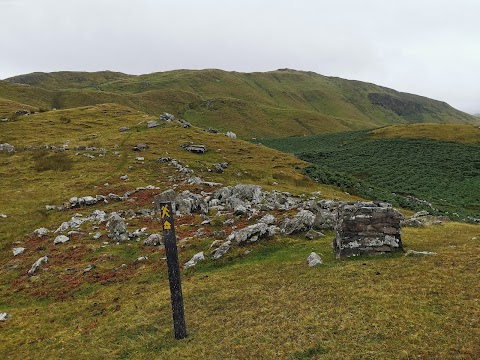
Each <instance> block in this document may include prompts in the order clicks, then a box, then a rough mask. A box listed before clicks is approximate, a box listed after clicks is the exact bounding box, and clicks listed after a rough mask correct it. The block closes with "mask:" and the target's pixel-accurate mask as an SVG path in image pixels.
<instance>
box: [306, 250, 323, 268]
mask: <svg viewBox="0 0 480 360" xmlns="http://www.w3.org/2000/svg"><path fill="white" fill-rule="evenodd" d="M307 262H308V266H310V267H313V266H317V265H321V264H323V261H322V258H321V257H320V255H318V254H317V253H316V252H312V253H311V254H310V255H308V257H307Z"/></svg>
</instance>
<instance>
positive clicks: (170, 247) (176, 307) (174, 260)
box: [157, 201, 187, 340]
mask: <svg viewBox="0 0 480 360" xmlns="http://www.w3.org/2000/svg"><path fill="white" fill-rule="evenodd" d="M157 208H158V210H159V211H160V214H161V221H162V228H163V235H164V237H165V251H166V255H167V266H168V281H169V282H170V296H171V299H172V311H173V329H174V332H175V339H177V340H180V339H184V338H185V337H186V336H187V329H186V327H185V315H184V310H183V295H182V283H181V281H180V266H179V265H178V252H177V241H176V236H175V226H174V222H173V210H172V203H171V202H170V201H167V202H159V203H157Z"/></svg>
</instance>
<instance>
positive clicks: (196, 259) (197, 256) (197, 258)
mask: <svg viewBox="0 0 480 360" xmlns="http://www.w3.org/2000/svg"><path fill="white" fill-rule="evenodd" d="M202 260H205V256H204V254H203V251H202V252H199V253H197V254H195V255H193V257H192V258H191V259H190V260H188V261H187V262H186V263H185V264H183V268H184V269H188V268H189V267H192V266H195V265H197V263H198V262H199V261H202Z"/></svg>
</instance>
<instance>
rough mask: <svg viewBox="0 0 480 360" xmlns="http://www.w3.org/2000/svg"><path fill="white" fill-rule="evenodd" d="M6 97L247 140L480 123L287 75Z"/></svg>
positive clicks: (203, 74) (42, 78)
mask: <svg viewBox="0 0 480 360" xmlns="http://www.w3.org/2000/svg"><path fill="white" fill-rule="evenodd" d="M0 97H3V98H5V99H9V100H13V101H17V102H21V103H24V104H30V105H32V106H35V107H43V108H46V109H51V108H57V109H64V108H74V107H78V106H87V105H94V104H101V103H117V104H122V105H126V106H130V107H133V108H135V109H138V110H141V111H144V112H147V113H149V114H151V115H156V116H158V115H160V114H161V113H162V112H164V111H168V112H170V113H172V114H174V115H176V116H179V117H183V118H184V119H186V120H187V121H190V122H191V123H193V124H195V125H198V126H202V127H212V128H216V129H219V130H221V131H224V132H226V131H234V132H235V133H237V134H238V135H239V136H240V137H242V138H251V137H282V136H290V135H313V134H319V133H325V132H336V131H348V130H360V129H371V128H376V127H381V126H386V125H390V124H401V123H418V122H437V123H458V124H465V123H471V124H479V123H480V121H479V120H478V118H476V117H474V116H471V115H468V114H466V113H463V112H460V111H458V110H456V109H454V108H452V107H451V106H449V105H448V104H446V103H443V102H440V101H436V100H432V99H428V98H425V97H421V96H417V95H412V94H406V93H400V92H397V91H395V90H392V89H388V88H385V87H381V86H377V85H374V84H369V83H364V82H360V81H351V80H345V79H340V78H335V77H327V76H322V75H319V74H316V73H312V72H302V71H295V70H289V69H283V70H277V71H271V72H265V73H238V72H226V71H222V70H197V71H194V70H176V71H169V72H162V73H153V74H147V75H140V76H134V75H127V74H123V73H114V72H108V71H106V72H97V73H85V72H57V73H48V74H46V73H33V74H27V75H21V76H16V77H13V78H9V79H6V80H5V81H0Z"/></svg>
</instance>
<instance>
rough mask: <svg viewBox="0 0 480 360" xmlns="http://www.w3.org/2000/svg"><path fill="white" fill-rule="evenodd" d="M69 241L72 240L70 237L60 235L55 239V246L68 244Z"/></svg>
mask: <svg viewBox="0 0 480 360" xmlns="http://www.w3.org/2000/svg"><path fill="white" fill-rule="evenodd" d="M69 240H70V238H69V237H68V236H65V235H58V236H57V237H56V238H55V240H53V243H54V244H55V245H57V244H64V243H66V242H67V241H69Z"/></svg>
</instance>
